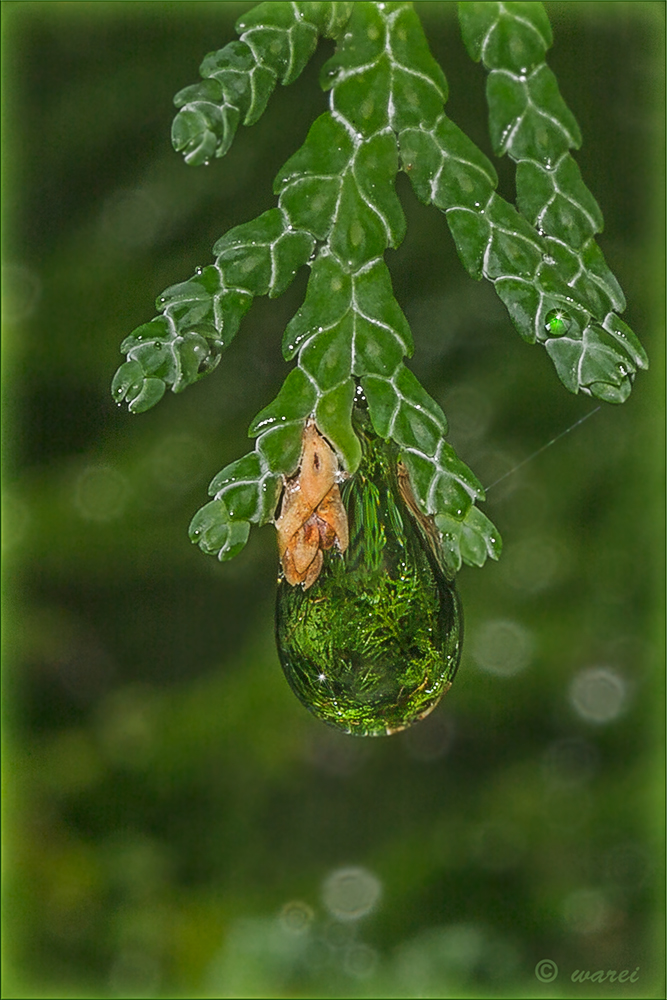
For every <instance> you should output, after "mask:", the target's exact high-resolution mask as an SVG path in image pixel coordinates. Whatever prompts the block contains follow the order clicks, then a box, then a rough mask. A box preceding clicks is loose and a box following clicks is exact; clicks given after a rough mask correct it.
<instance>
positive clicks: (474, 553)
mask: <svg viewBox="0 0 667 1000" xmlns="http://www.w3.org/2000/svg"><path fill="white" fill-rule="evenodd" d="M459 13H460V22H461V29H462V33H463V38H464V41H465V44H466V47H467V49H468V52H469V54H470V56H471V57H472V58H473V59H474V60H478V61H479V60H482V62H483V64H484V66H485V68H486V69H488V70H489V76H488V82H487V97H488V103H489V127H490V133H491V139H492V142H493V148H494V151H495V152H496V154H497V155H499V156H500V155H503V154H504V153H508V154H509V155H510V157H512V159H513V160H515V162H516V163H517V172H516V190H517V207H514V206H513V205H511V204H509V203H508V202H507V201H505V200H504V199H503V198H501V197H500V196H499V195H498V194H497V193H496V192H495V187H496V184H497V176H496V172H495V170H494V168H493V166H492V164H491V163H490V162H489V160H488V159H487V157H486V156H485V155H484V154H483V153H482V152H481V150H479V149H478V148H477V147H476V146H475V145H474V143H473V142H472V141H471V140H470V139H469V138H468V137H467V136H466V135H465V133H464V132H463V131H462V130H461V129H460V128H459V127H458V126H457V125H456V124H454V122H452V121H451V120H450V119H448V118H447V116H446V115H445V113H444V111H443V106H444V104H445V102H446V100H447V81H446V79H445V75H444V73H443V71H442V69H441V68H440V66H439V65H438V63H437V62H436V61H435V60H434V58H433V56H432V55H431V53H430V51H429V47H428V43H427V41H426V38H425V36H424V33H423V30H422V27H421V24H420V21H419V19H418V17H417V15H416V13H415V11H414V10H413V7H412V4H410V3H281V2H278V3H263V4H259V5H258V6H257V7H255V8H254V9H253V10H251V11H250V12H249V13H247V14H245V15H244V16H243V17H242V18H241V20H240V21H239V22H238V24H237V31H238V32H239V35H240V40H239V41H234V42H230V43H229V44H228V45H226V46H225V47H224V48H223V49H220V50H219V51H217V52H213V53H210V54H209V55H207V56H206V58H205V59H204V61H203V63H202V65H201V69H200V73H201V76H202V78H203V79H202V81H201V82H199V83H197V84H194V85H193V86H190V87H186V88H185V89H184V90H182V91H180V93H178V94H177V95H176V98H175V103H176V106H177V107H178V108H179V112H178V114H177V116H176V118H175V121H174V125H173V130H172V139H173V143H174V146H175V148H176V149H177V150H179V151H181V152H182V153H183V155H184V157H185V160H186V162H187V163H189V164H192V165H199V164H206V163H208V162H209V161H210V159H211V158H212V157H221V156H224V154H225V153H226V152H227V151H228V149H229V148H230V145H231V143H232V141H233V138H234V134H235V132H236V129H237V127H238V124H239V122H243V123H244V124H245V125H252V124H253V123H254V122H256V121H257V120H258V118H259V117H260V116H261V114H262V113H263V111H264V109H265V108H266V105H267V102H268V100H269V97H270V96H271V93H272V91H273V89H274V87H275V85H276V83H277V82H278V81H280V82H281V83H282V84H288V83H292V82H293V81H294V80H295V79H296V78H297V77H298V76H299V74H300V73H301V71H302V70H303V68H304V66H305V65H306V63H307V62H308V60H309V58H310V57H311V56H312V54H313V52H314V51H315V48H316V45H317V41H318V38H319V37H320V36H324V37H327V38H333V39H335V41H336V45H337V48H336V52H335V54H334V56H333V57H332V58H331V59H329V61H328V62H327V63H326V64H325V66H324V68H323V70H322V75H321V84H322V87H323V88H324V89H325V90H329V91H330V110H329V111H328V112H326V113H325V114H323V115H321V116H320V117H319V118H318V119H317V120H316V121H315V122H314V123H313V125H312V127H311V129H310V131H309V132H308V135H307V137H306V140H305V142H304V143H303V145H302V146H301V148H300V149H299V150H297V152H296V153H295V154H294V155H293V156H292V157H291V158H290V159H289V160H288V162H287V163H286V164H285V165H284V166H283V168H282V169H281V170H280V171H279V173H278V176H277V177H276V180H275V184H274V192H275V194H276V195H277V198H278V203H277V207H276V208H272V209H270V210H269V211H267V212H264V213H263V214H262V215H260V216H259V217H258V218H257V219H254V220H253V221H251V222H248V223H246V224H244V225H241V226H237V227H235V228H234V229H232V230H230V231H229V232H227V233H226V234H225V235H224V236H223V237H222V238H221V239H220V240H219V241H218V242H217V243H216V245H215V246H214V248H213V252H214V253H215V254H216V260H215V263H214V264H211V265H210V266H208V267H205V268H203V269H201V268H198V269H197V273H196V274H195V275H194V276H193V277H192V278H190V279H189V280H188V281H185V282H183V283H181V284H178V285H174V286H172V287H170V288H168V289H167V290H166V291H165V292H163V293H162V295H160V296H159V298H158V300H157V308H158V311H159V313H160V315H159V316H158V317H156V318H155V319H153V320H152V321H151V322H150V323H147V324H145V325H143V326H141V327H139V328H138V329H137V330H135V331H134V332H133V333H132V334H130V336H129V337H127V338H126V340H125V341H124V342H123V344H122V347H121V350H122V351H123V352H124V353H125V354H126V355H127V361H126V362H125V363H124V364H123V365H121V367H120V369H119V370H118V372H117V374H116V376H115V379H114V382H113V388H112V392H113V395H114V398H115V399H116V400H117V401H118V402H119V403H120V402H122V401H123V400H126V401H127V403H128V405H129V408H130V410H131V411H133V412H135V413H139V412H143V411H145V410H147V409H149V408H150V407H151V406H153V405H155V403H157V402H158V401H159V400H160V398H161V397H162V395H163V394H164V392H165V389H166V387H167V386H170V387H171V389H172V391H173V392H181V391H183V390H184V389H185V388H186V387H187V386H188V385H191V384H192V383H194V382H196V381H198V380H199V379H200V378H202V377H203V376H204V375H206V374H208V373H209V372H210V371H212V370H213V369H214V368H215V367H216V365H217V364H218V362H219V360H220V357H221V353H222V351H223V350H224V349H225V348H226V347H228V345H229V344H230V342H231V341H232V339H233V337H234V336H235V334H236V332H237V330H238V328H239V325H240V322H241V320H242V318H243V316H244V314H245V313H246V312H247V311H248V309H249V308H250V305H251V304H252V301H253V298H254V297H255V296H256V295H269V296H271V297H275V296H277V295H280V294H281V293H282V292H283V291H284V290H285V289H286V288H287V287H288V285H289V284H290V282H291V281H292V280H293V278H294V276H295V275H296V273H297V271H298V270H299V268H301V267H302V266H304V265H307V266H309V267H310V269H311V275H310V280H309V283H308V288H307V293H306V298H305V301H304V303H303V305H302V307H301V308H300V309H299V310H298V312H297V313H296V315H295V316H294V317H293V319H292V320H291V322H290V323H289V324H288V326H287V328H286V330H285V337H284V342H283V353H284V356H285V359H286V360H288V361H289V360H293V359H296V367H294V368H293V369H292V370H291V371H290V373H289V374H288V376H287V378H286V380H285V383H284V385H283V387H282V389H281V390H280V392H279V394H278V396H277V397H276V398H275V399H274V400H273V402H272V403H270V404H269V405H268V406H267V407H266V408H265V409H264V410H262V412H261V413H260V414H259V415H258V416H257V417H256V418H255V419H254V420H253V422H252V424H251V426H250V435H251V436H252V437H254V438H255V439H256V440H255V448H254V450H253V451H251V452H250V453H249V454H247V455H245V456H244V457H243V458H241V459H239V460H238V461H236V462H234V463H232V464H231V465H229V466H227V467H226V468H225V469H223V470H222V472H220V473H219V474H218V475H217V476H216V477H215V478H214V480H213V482H212V483H211V487H210V494H211V495H212V496H213V497H214V499H213V500H212V501H211V502H210V503H208V504H206V505H205V506H204V507H203V508H202V509H201V510H200V511H199V512H198V513H197V514H196V516H195V517H194V519H193V521H192V524H191V527H190V534H191V538H192V539H193V541H196V542H198V543H199V545H200V547H201V548H202V549H203V550H204V551H205V552H209V553H212V554H216V555H218V557H219V558H220V559H221V560H226V559H230V558H232V557H233V556H234V555H236V554H237V553H238V552H239V551H240V550H241V549H242V548H243V546H244V544H245V542H246V540H247V538H248V533H249V530H250V524H251V523H255V524H263V523H265V522H267V521H270V520H272V519H273V517H274V515H275V510H276V504H277V502H278V498H279V495H280V490H281V488H282V484H283V477H286V476H290V475H293V474H294V473H295V471H296V469H297V467H298V462H299V457H300V451H301V435H302V431H303V427H304V425H305V422H306V420H307V419H308V418H309V417H310V416H314V418H315V421H316V423H317V426H318V428H319V430H320V431H321V433H322V434H324V435H325V436H326V437H327V438H328V440H329V441H330V442H331V443H332V445H333V446H334V448H335V449H336V452H337V454H338V456H339V459H340V462H341V464H342V466H343V467H344V469H345V470H346V471H347V472H348V473H350V474H351V473H354V472H355V470H356V469H357V468H358V466H359V462H360V460H361V446H360V443H359V440H358V438H357V435H356V434H355V432H354V429H353V426H352V411H353V407H354V404H355V397H356V394H357V393H358V392H359V391H361V392H363V394H364V396H365V398H366V400H367V402H368V410H369V414H370V419H371V421H372V425H373V428H374V430H375V432H376V433H377V434H378V435H379V436H380V437H382V438H384V439H387V440H391V441H393V442H394V443H395V444H396V445H397V446H398V449H399V457H400V459H401V460H402V461H403V462H404V463H405V465H406V467H407V469H408V471H409V474H410V479H411V482H412V485H413V488H414V492H415V495H416V498H417V501H418V503H419V505H420V507H421V509H422V511H423V512H424V514H427V515H432V516H434V518H435V522H436V524H437V526H438V528H439V529H440V531H441V532H442V535H443V541H444V551H445V558H446V560H447V564H448V569H449V570H450V571H456V570H458V569H459V568H460V565H461V562H462V561H463V562H466V563H468V564H471V565H478V566H481V565H482V564H483V563H484V561H485V560H486V558H487V556H491V557H492V558H494V559H495V558H498V556H499V554H500V544H501V543H500V538H499V535H498V532H497V531H496V529H495V528H494V526H493V525H492V524H491V522H490V521H489V520H488V519H487V518H486V517H485V516H484V514H482V513H481V511H480V510H479V509H478V508H477V507H476V506H475V503H476V501H480V500H483V499H484V492H483V490H482V487H481V485H480V483H479V481H478V480H477V478H476V477H475V475H474V474H473V473H472V472H471V471H470V469H468V468H467V466H466V465H464V463H463V462H462V461H461V460H460V459H459V458H458V457H457V456H456V454H455V452H454V450H453V449H452V448H451V447H450V446H449V445H448V444H447V443H446V441H445V435H446V433H447V422H446V420H445V416H444V414H443V412H442V410H441V409H440V407H439V406H438V404H437V403H436V402H435V401H434V400H433V399H432V398H431V397H430V396H429V395H428V394H427V393H426V392H425V390H424V389H423V388H422V386H421V385H420V383H419V382H418V380H417V379H416V377H415V376H414V375H413V374H412V372H411V371H410V370H409V369H408V368H407V367H406V366H405V364H404V361H403V359H404V358H405V357H406V356H407V357H409V356H410V355H411V354H412V351H413V344H412V336H411V332H410V329H409V326H408V323H407V321H406V319H405V316H404V315H403V313H402V311H401V309H400V306H399V305H398V303H397V301H396V299H395V297H394V294H393V290H392V287H391V280H390V276H389V272H388V270H387V267H386V264H385V262H384V259H383V255H384V252H385V250H386V249H387V248H389V247H397V246H398V245H399V244H400V243H401V241H402V239H403V237H404V234H405V218H404V215H403V211H402V208H401V205H400V202H399V200H398V198H397V196H396V192H395V189H394V183H395V178H396V174H397V172H398V171H399V170H404V171H405V172H406V173H407V174H408V176H409V177H410V180H411V183H412V186H413V188H414V190H415V193H416V195H417V197H418V198H419V199H420V200H421V201H422V202H424V203H426V204H430V203H433V204H434V205H435V206H436V207H437V208H439V209H440V210H441V211H442V212H444V213H445V216H446V219H447V223H448V225H449V228H450V230H451V233H452V236H453V237H454V240H455V243H456V247H457V250H458V253H459V256H460V259H461V262H462V263H463V265H464V267H465V269H466V271H467V272H468V273H469V274H470V275H471V276H472V277H473V278H476V279H480V278H482V277H484V278H487V279H488V280H490V281H492V282H493V284H494V286H495V289H496V291H497V293H498V295H499V296H500V298H501V299H502V301H503V303H504V304H505V306H506V307H507V310H508V312H509V315H510V317H511V319H512V322H513V323H514V325H515V327H516V328H517V330H518V332H519V333H520V335H521V336H522V337H523V338H524V340H526V341H528V342H529V343H535V342H539V343H541V344H543V345H544V346H545V347H546V350H547V353H548V354H549V356H550V357H551V359H552V361H553V363H554V365H555V368H556V372H557V374H558V376H559V378H560V379H561V381H562V382H563V383H564V385H565V386H566V387H567V388H568V389H569V390H570V391H571V392H575V393H576V392H578V391H579V390H581V391H582V392H584V393H587V394H590V395H593V396H596V397H597V398H599V399H603V400H606V401H608V402H616V403H619V402H623V401H624V400H625V399H626V398H627V396H628V394H629V392H630V389H631V385H632V381H633V379H634V376H635V374H636V372H637V370H638V369H639V368H646V367H647V364H648V362H647V358H646V355H645V353H644V351H643V349H642V347H641V345H640V344H639V342H638V340H637V338H636V337H635V335H634V334H633V333H632V331H631V330H630V328H629V327H628V326H627V325H626V324H625V323H624V322H623V321H622V320H621V319H620V318H619V317H618V315H617V313H619V312H621V311H622V310H623V309H624V307H625V300H624V297H623V293H622V291H621V289H620V287H619V285H618V282H617V281H616V279H615V278H614V276H613V274H612V273H611V271H610V270H609V268H608V267H607V265H606V263H605V260H604V257H603V255H602V252H601V250H600V249H599V247H598V246H597V244H596V243H595V240H594V235H595V233H597V232H599V231H600V230H601V229H602V214H601V212H600V209H599V207H598V205H597V203H596V201H595V199H594V197H593V196H592V195H591V193H590V192H589V191H588V189H587V188H586V186H585V185H584V183H583V181H582V179H581V175H580V172H579V169H578V167H577V165H576V163H575V161H574V160H573V159H572V157H571V155H570V152H569V150H570V149H571V148H577V147H578V146H579V145H580V143H581V135H580V132H579V128H578V126H577V123H576V121H575V119H574V117H573V115H572V113H571V112H570V111H569V109H568V108H567V107H566V105H565V103H564V101H563V99H562V97H561V96H560V93H559V90H558V85H557V82H556V79H555V77H554V75H553V73H552V72H551V70H550V69H549V68H548V67H547V65H546V63H545V62H544V56H545V52H546V50H547V48H548V47H549V45H550V44H551V40H552V36H551V29H550V26H549V22H548V19H547V16H546V14H545V12H544V9H543V7H542V5H541V4H539V3H462V4H460V5H459Z"/></svg>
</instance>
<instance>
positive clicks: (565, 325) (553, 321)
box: [544, 309, 572, 337]
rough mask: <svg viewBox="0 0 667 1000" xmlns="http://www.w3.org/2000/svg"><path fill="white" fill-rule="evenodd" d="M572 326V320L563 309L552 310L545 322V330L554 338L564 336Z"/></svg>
mask: <svg viewBox="0 0 667 1000" xmlns="http://www.w3.org/2000/svg"><path fill="white" fill-rule="evenodd" d="M571 326H572V319H571V318H570V316H569V314H568V313H566V312H565V311H564V310H563V309H552V310H551V312H548V313H547V315H546V318H545V320H544V329H545V330H546V331H547V333H548V334H550V336H552V337H562V336H564V335H565V334H566V333H567V332H568V330H569V329H570V327H571Z"/></svg>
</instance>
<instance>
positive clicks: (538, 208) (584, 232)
mask: <svg viewBox="0 0 667 1000" xmlns="http://www.w3.org/2000/svg"><path fill="white" fill-rule="evenodd" d="M459 18H460V22H461V29H462V33H463V38H464V41H465V43H466V46H467V48H468V52H469V54H470V56H471V57H472V58H473V59H475V60H477V61H479V60H481V61H482V62H483V64H484V66H485V68H486V69H487V70H489V76H488V79H487V100H488V105H489V130H490V134H491V141H492V143H493V147H494V151H495V152H496V153H497V154H498V155H503V154H504V153H507V154H509V156H510V157H511V158H512V159H513V160H514V161H515V162H516V163H517V174H516V191H517V205H518V208H519V211H520V212H521V214H522V216H523V217H524V218H525V219H527V220H528V222H529V223H530V225H531V227H534V229H535V234H536V237H538V240H536V246H538V247H539V250H540V252H541V254H542V261H541V262H540V263H539V264H538V266H537V267H536V268H535V269H534V272H533V273H532V274H530V275H528V276H526V275H517V274H515V273H514V272H513V271H512V270H511V269H508V271H507V273H506V274H505V275H502V274H501V275H498V274H495V273H493V272H488V271H487V270H484V274H485V276H486V277H488V278H491V280H494V281H496V289H497V291H498V294H499V295H500V297H501V298H502V299H503V301H504V302H505V304H506V306H507V308H508V310H509V312H510V316H511V317H512V319H513V321H514V323H515V325H516V326H517V328H518V329H519V332H520V333H521V334H522V336H524V337H525V338H526V339H529V340H532V339H535V338H536V339H539V340H542V341H544V342H545V345H546V348H547V352H548V353H549V355H550V357H551V358H552V360H553V361H554V364H555V366H556V371H557V372H558V375H559V377H560V378H561V380H562V381H563V383H564V384H565V385H566V386H567V387H568V388H569V389H570V390H571V391H572V392H577V391H579V390H580V389H581V390H583V391H584V392H588V393H590V394H592V395H594V396H598V397H599V398H600V399H604V400H606V401H608V402H623V400H625V399H626V398H627V396H628V395H629V393H630V390H631V388H632V381H633V379H634V376H635V374H636V372H637V369H638V368H646V367H647V366H648V359H647V357H646V354H645V353H644V351H643V349H642V348H641V346H640V345H639V343H638V342H637V341H636V338H635V342H634V344H633V350H632V352H630V354H628V352H627V351H625V350H624V349H623V348H622V347H621V346H620V345H619V344H618V343H616V342H615V341H614V338H613V337H612V338H608V337H607V333H606V332H605V331H606V330H608V329H609V327H610V326H614V324H615V322H617V321H618V320H617V317H616V316H615V315H614V313H615V312H622V311H623V309H625V297H624V295H623V292H622V290H621V288H620V286H619V284H618V282H617V280H616V278H615V277H614V275H613V274H612V273H611V271H610V270H609V268H608V266H607V264H606V262H605V259H604V256H603V254H602V251H601V250H600V248H599V247H598V246H597V244H596V243H595V239H594V235H595V233H598V232H601V231H602V228H603V218H602V213H601V211H600V208H599V206H598V204H597V202H596V200H595V198H594V197H593V195H592V194H591V193H590V191H589V190H588V188H587V187H586V185H585V184H584V182H583V180H582V178H581V173H580V171H579V168H578V166H577V164H576V163H575V161H574V160H573V159H572V156H571V155H570V152H569V150H570V149H572V148H579V146H580V145H581V133H580V131H579V126H578V125H577V122H576V120H575V118H574V116H573V115H572V113H571V111H570V110H569V108H568V107H567V105H566V104H565V102H564V101H563V98H562V97H561V94H560V91H559V89H558V83H557V81H556V78H555V76H554V74H553V73H552V71H551V70H550V69H549V67H548V66H547V65H546V63H545V61H544V57H545V53H546V51H547V49H548V48H549V46H550V45H551V41H552V39H551V31H550V29H549V25H548V20H547V17H546V14H545V12H544V9H543V7H542V5H541V4H539V3H530V4H527V3H461V4H459ZM466 242H474V241H470V240H467V241H466ZM526 278H528V280H526ZM498 279H501V282H499V281H498ZM554 313H557V314H558V323H557V325H555V326H554V324H553V323H552V322H551V317H552V316H553V314H554ZM531 317H534V322H533V323H530V318H531ZM602 328H604V329H602ZM563 336H565V339H564V340H560V339H558V338H560V337H563Z"/></svg>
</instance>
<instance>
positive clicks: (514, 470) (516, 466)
mask: <svg viewBox="0 0 667 1000" xmlns="http://www.w3.org/2000/svg"><path fill="white" fill-rule="evenodd" d="M601 409H602V407H601V406H596V407H595V409H594V410H591V411H590V412H589V413H586V414H585V415H584V416H583V417H581V418H580V419H579V420H577V421H575V423H573V424H570V426H569V427H567V428H566V429H565V430H564V431H561V432H560V434H557V435H556V437H555V438H552V439H551V441H547V443H546V444H543V445H542V447H541V448H538V449H537V451H534V452H533V454H532V455H529V456H528V458H524V460H523V461H522V462H519V464H518V465H515V466H514V468H513V469H510V470H509V472H505V473H504V474H503V475H502V476H501V477H500V478H499V479H496V480H494V482H492V483H491V485H490V486H485V487H484V492H485V493H488V492H489V490H491V489H493V487H494V486H497V485H498V483H502V481H503V479H507V477H508V476H512V475H514V473H515V472H517V471H518V470H519V469H522V468H523V467H524V465H527V464H528V462H532V461H533V459H534V458H537V456H538V455H541V454H542V452H543V451H546V450H547V448H550V447H551V445H552V444H556V441H560V439H561V438H563V437H565V435H566V434H569V433H570V431H573V430H574V429H575V427H579V425H580V424H583V422H584V420H588V418H589V417H592V416H593V414H594V413H597V412H598V410H601Z"/></svg>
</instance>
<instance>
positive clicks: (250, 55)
mask: <svg viewBox="0 0 667 1000" xmlns="http://www.w3.org/2000/svg"><path fill="white" fill-rule="evenodd" d="M352 7H353V4H351V3H283V2H275V3H262V4H259V5H258V6H257V7H255V8H254V9H253V10H250V11H248V12H247V13H246V14H244V15H243V17H242V18H240V20H239V21H238V22H237V25H236V30H237V32H238V33H239V35H240V36H241V37H240V40H239V41H237V42H230V43H229V44H228V45H225V47H224V48H223V49H219V50H218V51H217V52H211V53H209V55H207V56H206V58H205V59H204V61H203V62H202V64H201V66H200V68H199V73H200V76H202V77H203V79H202V81H201V82H200V83H195V84H193V85H192V86H190V87H185V88H184V89H183V90H180V91H179V92H178V94H176V97H175V98H174V104H175V105H176V107H177V108H180V110H179V112H178V114H177V115H176V118H175V119H174V124H173V127H172V141H173V144H174V148H175V149H177V150H178V151H179V152H182V153H183V155H184V157H185V162H186V163H189V164H192V165H193V166H197V165H200V164H202V163H204V164H205V163H208V162H209V161H210V159H211V157H212V156H224V155H225V153H226V152H227V151H228V150H229V147H230V146H231V144H232V142H233V140H234V135H235V134H236V129H237V127H238V124H239V122H241V121H242V122H243V124H244V125H253V124H254V123H255V122H256V121H257V120H258V119H259V118H260V117H261V115H262V114H263V112H264V110H265V108H266V105H267V103H268V100H269V98H270V96H271V94H272V93H273V90H274V88H275V86H276V83H278V81H280V83H282V84H283V85H287V84H289V83H293V82H294V80H296V79H297V77H298V76H299V75H300V74H301V72H302V71H303V69H304V67H305V66H306V64H307V63H308V60H309V59H310V57H311V56H312V54H313V52H314V51H315V48H316V46H317V39H318V36H319V35H323V36H325V37H327V38H335V37H336V36H337V35H338V34H339V32H340V31H341V30H342V29H343V27H344V26H345V23H346V22H347V20H348V19H349V17H350V13H351V10H352Z"/></svg>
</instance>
